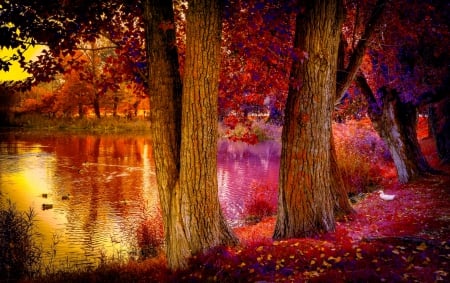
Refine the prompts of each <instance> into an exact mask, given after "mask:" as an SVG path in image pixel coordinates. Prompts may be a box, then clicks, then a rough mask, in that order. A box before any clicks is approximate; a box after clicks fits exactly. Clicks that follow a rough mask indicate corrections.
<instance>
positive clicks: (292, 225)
mask: <svg viewBox="0 0 450 283" xmlns="http://www.w3.org/2000/svg"><path fill="white" fill-rule="evenodd" d="M306 5H307V6H308V7H307V8H306V11H305V12H304V13H300V14H299V15H297V19H296V34H295V39H294V47H296V48H300V49H302V50H305V51H306V52H307V53H308V55H309V59H308V60H306V61H305V62H303V63H301V62H294V63H293V67H292V71H291V77H292V78H293V79H294V80H295V81H294V82H293V83H292V84H291V86H290V87H289V93H288V98H287V103H286V110H285V123H284V127H283V132H282V152H281V166H280V181H279V192H278V213H277V221H276V225H275V232H274V236H273V237H274V238H275V239H283V238H291V237H305V236H311V235H314V234H317V233H319V232H322V231H330V230H333V229H334V227H335V219H334V212H333V206H334V198H333V195H332V183H333V177H332V168H331V116H332V109H333V105H334V98H335V93H336V70H333V67H334V68H336V64H337V52H338V45H339V40H338V38H339V34H340V28H341V25H340V23H341V19H340V16H339V14H340V13H339V11H340V5H341V2H340V1H339V0H331V1H326V0H318V1H311V2H308V3H307V4H306ZM300 82H301V83H300ZM300 84H301V85H300Z"/></svg>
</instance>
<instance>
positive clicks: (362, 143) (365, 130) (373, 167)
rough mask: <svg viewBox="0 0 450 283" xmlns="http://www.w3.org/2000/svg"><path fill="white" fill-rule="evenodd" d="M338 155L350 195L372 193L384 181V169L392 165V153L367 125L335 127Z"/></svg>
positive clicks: (339, 164)
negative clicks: (382, 171)
mask: <svg viewBox="0 0 450 283" xmlns="http://www.w3.org/2000/svg"><path fill="white" fill-rule="evenodd" d="M334 130H335V131H334V132H333V133H334V137H335V145H336V155H337V161H338V166H339V169H340V170H341V173H342V176H343V179H344V182H346V183H347V187H348V188H349V189H350V191H349V192H348V193H352V194H358V193H365V192H370V191H372V190H373V187H374V186H376V185H378V184H379V183H380V181H381V176H380V175H381V174H380V173H381V172H380V170H381V168H383V167H390V166H387V162H391V159H390V154H389V150H388V149H387V147H386V145H385V144H384V142H383V141H382V140H381V139H380V137H378V136H377V134H376V133H375V132H374V130H373V129H372V128H371V127H369V125H366V124H365V123H364V122H360V123H358V124H355V123H351V122H348V123H347V124H346V125H342V124H335V125H334Z"/></svg>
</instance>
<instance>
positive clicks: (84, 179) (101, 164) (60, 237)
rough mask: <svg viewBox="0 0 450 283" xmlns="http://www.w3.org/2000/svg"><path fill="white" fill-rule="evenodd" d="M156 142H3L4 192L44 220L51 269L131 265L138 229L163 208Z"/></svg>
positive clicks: (0, 174)
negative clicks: (120, 261)
mask: <svg viewBox="0 0 450 283" xmlns="http://www.w3.org/2000/svg"><path fill="white" fill-rule="evenodd" d="M150 142H151V141H150V139H149V138H147V137H145V136H129V137H120V138H118V137H117V136H94V135H86V136H64V135H58V136H55V135H54V134H44V135H42V134H40V135H34V134H24V133H21V134H18V133H9V134H3V135H2V136H1V142H0V161H1V163H0V192H1V194H2V197H3V199H11V200H12V201H13V202H14V203H15V204H16V206H17V208H18V209H19V210H21V211H24V210H27V209H28V208H29V207H30V206H31V207H32V208H33V209H34V210H35V211H36V212H37V219H36V220H37V222H36V224H37V230H38V231H39V232H40V233H41V234H42V242H43V247H44V250H45V251H47V252H50V254H49V256H47V257H46V260H47V261H49V260H54V261H57V262H65V261H68V260H70V262H71V264H73V263H74V262H76V261H78V262H80V263H83V264H86V263H92V264H96V263H97V262H96V261H99V260H100V257H101V256H104V255H106V256H108V257H116V258H117V257H124V258H125V257H127V256H128V255H129V254H130V252H134V251H133V249H134V247H135V237H136V234H135V230H136V229H137V225H139V221H143V220H144V219H145V217H146V215H148V213H151V212H152V210H155V209H156V207H157V204H158V196H157V190H156V181H155V175H154V168H153V159H152V156H151V150H149V148H150V147H151V145H150ZM55 244H56V247H55V248H56V254H55V256H50V255H51V254H52V251H53V246H54V245H55ZM52 245H53V246H52Z"/></svg>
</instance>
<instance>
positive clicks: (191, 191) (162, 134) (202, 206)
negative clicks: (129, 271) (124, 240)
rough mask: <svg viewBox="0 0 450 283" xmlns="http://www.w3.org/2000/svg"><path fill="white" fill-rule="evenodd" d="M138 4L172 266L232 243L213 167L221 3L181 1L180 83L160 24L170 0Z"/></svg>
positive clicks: (169, 19)
mask: <svg viewBox="0 0 450 283" xmlns="http://www.w3.org/2000/svg"><path fill="white" fill-rule="evenodd" d="M144 8H145V9H144V19H145V27H146V42H147V43H146V44H147V56H148V60H149V75H148V77H149V90H150V104H151V107H152V111H150V121H151V132H152V139H153V151H154V158H155V167H156V177H157V182H158V192H159V197H160V203H161V210H162V214H163V223H164V231H165V239H166V256H167V262H168V267H169V269H171V270H177V269H184V268H186V267H187V266H188V259H189V257H191V256H192V255H193V254H195V253H197V252H201V251H204V250H206V249H209V248H211V247H213V246H216V245H220V244H234V243H236V242H237V240H236V238H235V237H234V235H233V234H232V233H231V231H230V229H229V228H228V226H227V224H226V223H225V220H224V218H223V216H222V212H221V209H220V205H219V200H218V187H217V173H216V170H217V169H216V166H217V164H216V159H217V154H216V152H217V111H218V109H217V99H218V82H219V81H218V78H219V77H218V76H219V63H220V62H219V58H220V54H219V52H220V39H221V38H220V28H221V19H220V13H221V10H220V9H219V1H218V0H215V1H207V0H194V1H191V2H189V10H188V13H187V30H186V60H185V77H184V82H183V84H182V83H181V78H180V73H179V64H178V52H177V49H176V44H175V41H176V38H175V30H174V28H166V27H167V26H170V25H168V23H169V24H170V23H172V24H173V26H174V14H173V7H172V1H163V0H157V1H153V0H146V1H145V2H144ZM163 24H164V25H163ZM181 113H183V115H182V114H181Z"/></svg>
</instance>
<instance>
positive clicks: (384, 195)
mask: <svg viewBox="0 0 450 283" xmlns="http://www.w3.org/2000/svg"><path fill="white" fill-rule="evenodd" d="M378 194H380V198H381V199H383V200H393V199H394V198H395V195H387V194H385V193H384V192H383V191H379V192H378Z"/></svg>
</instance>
